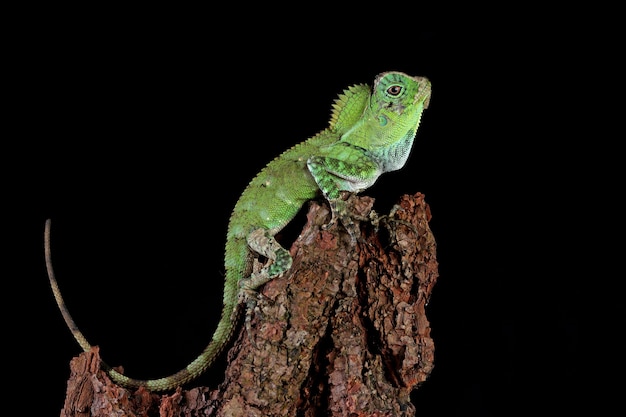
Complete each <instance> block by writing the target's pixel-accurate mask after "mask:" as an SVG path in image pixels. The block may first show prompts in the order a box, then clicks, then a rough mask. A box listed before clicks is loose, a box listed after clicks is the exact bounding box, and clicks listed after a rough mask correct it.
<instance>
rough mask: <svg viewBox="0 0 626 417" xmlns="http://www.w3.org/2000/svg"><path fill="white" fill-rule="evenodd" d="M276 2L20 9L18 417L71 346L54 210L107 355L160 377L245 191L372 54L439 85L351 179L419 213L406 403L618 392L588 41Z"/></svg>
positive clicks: (195, 312)
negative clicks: (430, 273) (398, 142)
mask: <svg viewBox="0 0 626 417" xmlns="http://www.w3.org/2000/svg"><path fill="white" fill-rule="evenodd" d="M56 12H58V10H57V11H56ZM254 12H255V11H250V13H252V15H254ZM261 12H265V13H269V11H267V10H265V11H262V10H259V13H261ZM283 12H284V13H286V15H284V16H283V17H281V18H279V17H278V16H275V17H267V18H260V17H259V18H258V19H255V20H251V21H249V22H245V23H244V22H239V21H237V20H238V19H236V18H235V16H236V14H234V11H232V12H225V11H219V12H218V11H211V10H207V11H197V10H176V11H170V10H164V9H162V10H152V9H151V10H143V11H141V12H137V11H133V12H132V14H130V15H129V14H128V13H127V12H126V11H124V12H122V11H112V10H108V11H103V12H102V13H100V12H98V13H94V12H91V11H90V12H87V11H85V12H84V14H80V17H70V18H68V17H67V16H66V17H65V18H62V19H49V18H48V16H47V12H46V11H43V10H40V11H38V12H37V13H36V14H35V15H33V14H30V13H29V14H24V15H22V16H21V18H20V21H21V22H23V24H19V25H16V28H15V31H14V32H13V34H12V35H11V36H10V39H9V46H10V48H9V49H10V51H8V52H9V53H10V56H11V59H9V60H6V61H5V64H4V65H5V66H6V67H7V68H8V69H9V70H10V72H11V75H10V77H8V78H7V88H8V89H10V92H11V94H8V95H6V96H5V97H7V98H8V102H9V106H8V109H7V110H6V112H5V116H6V120H7V125H6V126H7V127H8V128H7V130H6V132H5V137H4V141H3V142H4V145H3V147H4V148H5V152H3V154H2V157H3V158H2V159H3V160H4V163H3V171H5V173H4V174H3V177H4V181H3V182H4V185H3V187H4V191H5V192H4V195H5V199H4V204H3V205H4V206H5V208H8V210H9V214H8V215H5V216H6V217H5V218H4V222H5V226H7V229H8V233H5V236H7V237H8V238H9V239H8V244H7V247H8V251H6V253H7V254H8V256H7V259H6V263H5V265H6V266H8V267H9V271H10V272H9V273H7V274H3V275H4V278H5V280H4V282H5V286H6V287H5V289H4V291H3V293H4V295H5V296H4V300H5V303H4V305H5V308H6V309H7V312H6V313H5V315H4V320H5V324H6V326H5V333H4V334H5V337H4V345H5V347H8V348H9V351H8V352H6V350H5V352H6V353H5V354H4V361H5V363H6V365H7V366H8V369H9V371H5V375H11V376H10V382H11V389H14V390H15V391H16V392H19V391H22V390H27V391H26V393H25V396H26V398H27V400H24V401H25V402H24V401H22V402H20V404H21V405H20V407H23V412H24V413H28V414H31V413H34V414H33V415H58V413H59V410H60V409H61V407H62V405H63V399H64V395H65V384H66V381H67V379H68V377H69V367H68V363H69V361H70V359H71V358H72V357H74V356H75V355H77V354H78V353H79V352H80V348H79V347H78V345H77V344H76V343H75V341H74V340H73V338H72V336H71V334H70V332H69V331H68V330H67V329H66V327H65V324H64V323H63V320H62V317H61V314H60V313H59V312H58V310H57V308H56V305H55V303H54V299H53V297H52V293H51V291H50V288H49V285H48V281H47V278H46V274H45V266H44V259H43V241H42V236H43V228H44V222H45V220H46V219H47V218H51V219H52V251H53V257H54V263H55V268H56V272H57V277H58V280H59V284H60V286H61V288H62V291H63V293H64V295H65V298H66V302H67V304H68V306H69V308H70V311H71V312H72V313H73V315H74V318H75V320H76V321H77V323H78V325H79V326H80V327H81V329H82V331H83V332H84V334H85V335H86V336H87V338H88V339H89V340H90V341H91V343H93V344H96V345H99V346H100V347H101V349H102V350H101V352H102V355H103V357H104V358H105V360H106V361H107V362H108V363H110V364H113V365H117V364H122V365H123V366H124V367H125V370H126V373H128V374H130V375H132V376H135V377H139V378H149V377H160V376H163V375H165V374H169V373H171V372H174V371H177V370H178V369H180V368H181V367H183V366H184V365H185V364H186V363H187V362H189V361H190V360H191V359H193V358H194V357H195V356H196V355H197V354H198V353H199V352H200V351H201V350H202V349H203V348H204V346H205V345H206V343H207V342H208V341H209V338H210V335H211V333H212V331H213V329H214V327H215V325H216V323H217V320H218V318H219V314H220V311H221V296H222V293H221V291H222V289H221V287H222V282H223V278H222V273H223V264H222V262H223V246H224V239H225V233H226V226H227V222H228V218H229V216H230V211H231V209H232V207H233V206H234V204H235V201H236V199H237V197H238V195H239V193H240V192H241V191H242V190H243V188H244V187H245V186H246V184H247V182H248V181H249V180H250V179H251V178H252V177H253V176H254V175H255V173H256V172H257V171H259V170H260V169H261V168H262V167H263V166H264V165H265V164H266V163H267V162H268V161H270V160H271V159H272V158H274V157H275V156H277V155H278V154H279V153H280V152H282V151H283V150H285V149H286V148H287V147H289V146H291V145H293V144H295V143H297V142H299V141H301V140H304V139H305V138H307V137H309V136H311V135H313V134H315V133H316V132H317V131H319V130H321V129H323V128H324V127H325V126H326V124H327V122H328V117H329V114H330V110H331V104H332V101H333V100H334V98H335V97H336V95H337V94H338V93H340V92H341V91H342V90H343V89H344V88H345V87H347V86H348V85H351V84H354V83H371V81H372V80H373V78H374V77H375V76H376V74H378V73H379V72H382V71H387V70H400V71H404V72H407V73H409V74H412V75H423V76H427V77H429V78H430V79H431V81H432V85H433V94H432V99H431V103H430V108H429V109H428V110H427V111H426V112H425V114H424V116H423V118H422V126H421V127H420V130H419V131H418V134H417V139H416V143H415V147H414V150H413V153H412V155H411V157H410V159H409V161H408V163H407V165H406V166H405V168H404V169H402V170H401V171H398V172H394V173H388V174H386V175H384V176H382V177H381V178H380V179H379V181H378V182H377V183H376V184H375V185H374V186H373V187H372V188H370V189H369V190H367V191H365V192H364V193H363V194H366V195H370V196H372V197H375V198H376V204H375V208H376V210H377V211H379V212H383V213H384V212H386V211H388V210H389V208H390V207H391V206H392V205H393V203H395V202H396V201H397V199H398V198H399V196H400V195H402V194H404V193H411V194H412V193H416V192H422V193H424V194H425V195H426V201H427V202H428V203H429V204H430V206H431V210H432V214H433V219H432V223H431V228H432V230H433V233H434V235H435V238H436V239H437V243H438V260H439V263H440V277H439V279H438V282H437V285H436V286H435V290H434V293H433V296H432V299H431V303H430V305H429V309H428V311H427V313H428V316H429V319H430V323H431V327H432V336H433V338H434V340H435V346H436V359H435V368H434V370H433V372H432V375H431V377H430V378H429V379H428V380H427V381H426V382H425V383H424V384H423V385H422V386H421V387H420V388H419V389H418V390H416V391H415V392H414V393H413V398H414V403H415V405H416V408H417V415H419V416H442V415H450V416H508V415H525V414H527V413H528V412H530V411H532V410H543V411H549V412H555V413H563V414H565V413H568V412H572V411H580V410H583V409H590V410H596V411H598V410H599V408H603V407H607V406H608V404H609V403H610V402H611V401H612V400H614V399H615V398H617V396H618V395H620V396H621V392H622V390H621V388H620V387H622V388H623V383H622V382H620V381H619V380H618V381H614V378H618V379H619V378H620V376H619V375H620V367H618V365H619V364H620V363H621V361H619V360H617V359H615V360H614V359H610V358H612V357H613V354H616V356H617V354H620V353H623V352H622V348H621V347H620V346H623V345H621V344H620V342H619V341H620V340H621V334H620V332H621V331H622V330H623V327H624V317H625V316H626V314H625V313H626V312H625V309H624V303H623V302H622V300H621V297H620V296H619V292H618V291H617V290H615V289H613V288H612V287H613V286H615V285H616V284H615V282H616V281H617V280H618V279H620V278H623V269H622V270H619V269H618V270H615V269H613V270H610V271H609V270H608V269H607V268H605V267H604V265H605V264H606V263H607V261H608V260H610V259H611V258H613V257H614V256H615V255H616V254H617V250H616V249H613V248H614V247H615V245H614V244H612V243H610V241H607V240H606V239H604V238H602V237H600V233H599V232H607V231H608V232H609V234H611V232H613V229H612V227H613V224H610V225H600V222H601V221H602V220H603V219H604V217H605V216H606V215H608V213H607V212H606V211H605V210H603V209H599V206H601V205H602V204H603V203H604V202H605V200H606V199H607V195H609V194H612V195H614V194H616V193H615V189H612V188H611V187H610V186H607V182H608V180H607V178H610V177H611V176H613V175H614V173H615V172H616V171H617V166H618V165H614V164H613V163H611V162H607V160H606V159H603V161H604V162H602V161H597V160H596V156H595V153H594V149H595V145H596V143H597V142H595V141H597V140H600V137H602V135H603V134H601V133H600V132H599V128H600V124H595V122H593V121H592V122H591V123H590V120H592V119H591V116H590V114H589V112H588V109H589V108H590V107H594V103H596V104H600V103H601V101H600V100H599V99H598V97H597V96H598V95H599V94H600V92H599V90H600V88H599V85H600V84H599V82H600V81H601V79H598V78H595V77H593V76H590V71H592V70H598V69H600V72H601V73H602V75H604V74H605V73H604V72H603V71H604V68H603V67H601V68H598V66H599V65H600V64H598V62H599V58H601V57H602V53H601V52H598V50H597V48H595V44H594V42H595V41H594V40H593V39H589V38H587V37H586V36H585V34H581V33H580V32H579V31H577V30H572V31H571V32H570V31H569V30H568V29H565V30H557V31H553V29H551V28H550V25H546V26H545V27H544V26H542V22H540V21H533V22H532V25H528V26H526V25H523V26H520V27H517V26H515V27H512V25H513V24H512V23H511V22H508V21H507V20H503V21H502V22H501V23H500V24H494V25H492V26H486V25H476V26H474V25H464V26H454V25H452V26H450V27H446V28H445V29H442V28H440V29H439V30H436V29H429V28H426V27H424V25H423V24H421V23H420V22H422V21H424V20H428V17H427V16H422V15H420V12H418V11H415V12H409V11H405V10H403V11H400V10H393V8H390V9H389V10H380V11H376V10H372V11H371V12H370V13H368V14H367V15H366V16H363V17H357V16H338V15H337V16H333V15H329V14H328V13H326V12H324V13H319V11H317V12H315V11H312V10H306V9H303V11H298V12H295V11H288V10H287V11H283ZM79 13H80V12H79ZM61 14H63V13H61ZM318 14H319V16H318ZM105 15H106V16H110V17H107V18H103V16H105ZM270 15H271V14H270ZM270 15H268V16H270ZM74 16H76V15H74ZM272 16H273V15H272ZM318 17H319V19H318ZM322 17H323V19H322ZM306 18H309V19H311V22H310V23H306V21H307V20H306ZM433 26H434V25H433ZM585 42H587V43H589V42H591V44H590V45H589V44H587V48H586V49H584V50H583V52H582V53H581V50H580V49H579V48H580V46H581V45H584V43H585ZM600 78H601V77H600ZM609 153H610V152H609ZM599 172H602V173H603V174H601V175H598V177H601V178H602V180H600V181H597V180H596V179H595V178H596V174H598V173H599ZM5 213H6V212H5ZM613 233H615V232H613ZM615 238H618V239H619V238H620V237H619V235H617V236H616V237H615ZM617 330H619V331H617ZM607 359H608V360H607ZM223 370H224V366H223V364H222V365H218V366H216V368H215V369H213V370H211V371H209V372H208V373H207V375H205V376H203V377H201V378H200V379H199V380H197V381H196V382H194V384H196V383H197V384H198V385H210V386H216V385H217V384H218V383H219V382H220V381H221V378H222V377H223ZM611 381H613V382H611ZM33 388H34V389H39V390H40V392H36V393H33V392H32V391H29V390H32V389H33ZM34 399H36V401H33V400H34ZM44 400H45V401H44ZM39 410H41V411H39ZM38 411H39V412H38Z"/></svg>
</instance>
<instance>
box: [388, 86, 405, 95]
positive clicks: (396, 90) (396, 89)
mask: <svg viewBox="0 0 626 417" xmlns="http://www.w3.org/2000/svg"><path fill="white" fill-rule="evenodd" d="M401 92H402V86H400V85H392V86H391V87H389V88H388V89H387V94H389V95H391V96H394V97H395V96H398V95H400V93H401Z"/></svg>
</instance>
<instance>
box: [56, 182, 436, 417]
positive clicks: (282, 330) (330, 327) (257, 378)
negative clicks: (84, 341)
mask: <svg viewBox="0 0 626 417" xmlns="http://www.w3.org/2000/svg"><path fill="white" fill-rule="evenodd" d="M372 205H373V199H371V198H369V197H352V198H350V207H352V210H353V212H354V213H356V214H357V216H362V217H368V216H370V211H371V208H372ZM328 218H329V212H328V209H327V206H326V205H322V206H320V205H318V204H316V203H312V204H311V206H310V209H309V212H308V215H307V224H306V226H305V227H304V230H303V231H302V233H301V234H300V236H299V237H298V239H297V240H296V242H294V244H293V246H292V248H291V254H292V255H293V257H294V263H293V266H292V268H291V270H290V271H289V272H288V273H287V274H285V276H283V277H280V278H276V279H274V280H272V281H270V282H269V283H267V284H266V285H265V286H264V287H263V289H262V290H261V296H260V299H259V302H258V305H257V308H256V310H255V311H254V312H253V314H252V321H251V324H252V334H251V335H248V334H247V333H246V332H245V330H242V331H241V332H240V333H239V337H238V340H236V341H235V343H234V345H233V347H232V348H231V350H230V352H229V354H228V362H229V365H228V368H227V370H226V375H225V380H224V382H223V383H222V384H221V385H220V386H218V387H217V388H216V389H209V388H206V387H197V388H191V389H178V390H177V391H176V392H174V393H169V394H165V395H157V394H152V393H149V392H147V391H145V390H143V389H140V390H137V391H136V392H130V391H128V390H126V389H123V388H121V387H118V386H116V385H114V384H112V383H111V382H110V381H109V379H108V378H107V377H106V375H104V374H103V373H102V372H101V371H99V370H98V369H99V356H98V350H97V348H94V349H93V350H92V351H91V352H88V353H83V354H81V355H80V356H79V357H76V358H74V359H73V360H72V363H71V370H72V374H71V377H70V380H69V381H68V388H67V397H66V402H65V407H64V409H63V410H62V411H61V417H69V416H89V415H91V416H95V417H101V416H107V417H108V416H112V415H115V416H138V417H139V416H151V417H152V416H159V417H170V416H185V417H186V416H280V417H285V416H298V417H302V416H304V417H313V416H394V417H397V416H413V415H415V408H414V406H413V404H411V402H410V393H411V391H412V390H414V389H416V388H417V387H418V386H419V384H420V383H422V382H423V381H425V380H426V378H427V377H428V375H429V374H430V372H431V370H432V368H433V358H434V344H433V341H432V339H431V337H430V327H429V323H428V320H427V318H426V313H425V307H426V305H427V303H428V299H429V297H430V294H431V291H432V289H433V286H434V285H435V282H436V280H437V277H438V269H437V268H438V265H437V260H436V244H435V239H434V237H433V235H432V233H431V231H430V228H429V226H428V221H429V220H430V211H429V208H428V205H427V204H426V203H425V201H424V196H423V195H422V194H420V193H418V194H415V195H413V196H409V195H405V196H403V197H402V198H401V199H400V201H399V202H398V204H397V205H396V206H395V207H394V209H393V210H392V211H391V213H389V214H388V215H387V216H382V217H380V218H377V217H376V216H370V219H374V220H373V221H370V220H366V221H365V220H364V221H360V222H359V224H360V230H361V239H360V240H359V241H358V242H357V243H352V242H351V241H350V238H349V236H348V235H347V234H346V232H345V230H344V229H343V227H341V226H338V227H332V228H330V229H329V230H323V229H322V227H321V226H322V225H323V224H326V223H327V222H328ZM89 413H91V414H89Z"/></svg>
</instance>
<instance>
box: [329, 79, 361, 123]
mask: <svg viewBox="0 0 626 417" xmlns="http://www.w3.org/2000/svg"><path fill="white" fill-rule="evenodd" d="M369 97H370V87H369V86H368V85H366V84H355V85H353V86H351V87H348V88H346V89H345V90H344V91H343V93H341V94H339V96H338V97H337V98H336V99H335V101H334V103H333V110H332V114H331V116H330V124H329V127H330V129H331V130H332V131H333V132H339V133H341V132H343V131H345V130H347V129H349V128H350V127H351V126H352V125H353V124H354V123H356V122H357V121H358V120H359V118H360V117H361V115H362V114H363V110H364V109H365V107H366V106H367V103H368V101H369Z"/></svg>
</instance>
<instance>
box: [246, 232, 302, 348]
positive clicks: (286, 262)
mask: <svg viewBox="0 0 626 417" xmlns="http://www.w3.org/2000/svg"><path fill="white" fill-rule="evenodd" d="M247 241H248V246H249V247H250V249H252V250H253V251H254V252H256V253H258V254H259V255H262V256H264V257H266V258H267V259H268V262H267V264H266V265H265V266H264V267H263V268H261V270H259V271H257V272H253V273H252V274H250V276H249V277H244V278H241V280H240V281H239V288H240V292H239V299H240V302H245V303H246V315H245V326H246V331H247V333H248V336H250V335H251V324H250V323H251V320H252V311H254V309H255V308H256V304H257V297H258V292H257V289H258V288H259V287H260V286H262V285H263V284H265V283H266V282H268V281H271V280H272V279H273V278H275V277H277V276H279V275H280V274H282V273H283V272H285V271H287V270H288V269H289V268H291V264H292V262H293V259H292V258H291V255H290V254H289V251H288V250H287V249H285V248H283V247H282V246H281V244H280V243H278V241H277V240H276V239H275V238H274V236H272V234H271V233H270V232H269V231H268V230H267V229H263V228H259V229H256V230H254V231H253V232H252V233H250V234H249V235H248V238H247ZM251 342H252V343H253V344H255V343H254V341H253V340H251Z"/></svg>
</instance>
